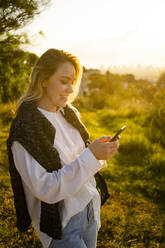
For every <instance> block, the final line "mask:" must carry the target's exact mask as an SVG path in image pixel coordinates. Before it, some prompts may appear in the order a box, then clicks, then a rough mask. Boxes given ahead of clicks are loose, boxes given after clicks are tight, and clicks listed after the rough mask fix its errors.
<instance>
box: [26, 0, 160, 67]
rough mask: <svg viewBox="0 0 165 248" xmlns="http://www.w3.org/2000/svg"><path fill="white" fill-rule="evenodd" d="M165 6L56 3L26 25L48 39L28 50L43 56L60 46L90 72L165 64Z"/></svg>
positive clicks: (139, 0)
mask: <svg viewBox="0 0 165 248" xmlns="http://www.w3.org/2000/svg"><path fill="white" fill-rule="evenodd" d="M164 9H165V1H162V0H134V1H132V0H124V1H123V0H90V1H88V0H83V1H81V0H70V1H67V0H57V1H52V5H51V6H50V8H49V9H48V10H46V11H45V12H43V13H42V14H41V16H40V17H39V18H38V19H36V20H34V22H33V23H32V24H31V25H29V26H27V28H26V30H27V31H28V33H29V34H31V35H34V34H36V32H38V31H39V30H42V31H43V32H44V34H45V37H43V38H40V39H37V40H36V41H35V43H36V45H35V46H33V47H29V48H28V49H30V51H33V52H35V53H37V54H38V55H40V54H41V53H43V52H44V51H45V50H46V49H48V48H50V47H55V48H58V49H63V50H66V51H69V52H72V53H73V54H74V55H77V56H78V58H79V59H80V61H81V63H82V64H84V65H85V66H87V67H100V66H105V67H108V66H109V65H122V64H126V65H137V64H142V65H147V64H152V65H155V66H164V64H165V33H164V31H163V30H164V23H165V15H164Z"/></svg>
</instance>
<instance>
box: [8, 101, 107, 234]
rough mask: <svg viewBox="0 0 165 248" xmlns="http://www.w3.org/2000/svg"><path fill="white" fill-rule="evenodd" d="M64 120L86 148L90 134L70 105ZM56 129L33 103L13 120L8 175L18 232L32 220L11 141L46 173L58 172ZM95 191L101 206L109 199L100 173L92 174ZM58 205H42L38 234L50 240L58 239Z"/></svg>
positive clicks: (59, 229) (25, 105)
mask: <svg viewBox="0 0 165 248" xmlns="http://www.w3.org/2000/svg"><path fill="white" fill-rule="evenodd" d="M64 117H65V119H66V120H67V121H68V122H69V123H70V124H71V125H72V126H74V127H75V128H76V129H77V130H78V131H79V133H80V135H81V137H82V139H83V141H84V142H85V145H86V147H87V145H88V144H89V134H88V132H87V130H86V128H85V126H84V125H83V124H82V122H81V121H80V119H79V118H78V116H77V114H76V113H75V110H73V109H72V108H71V107H69V105H67V106H66V107H65V108H64ZM55 132H56V130H55V128H54V127H53V126H52V124H51V123H50V122H49V120H48V119H47V118H46V117H45V116H44V115H42V113H41V112H40V111H39V110H38V109H37V106H36V103H35V102H30V103H23V104H22V105H21V107H20V109H19V111H18V113H17V116H16V118H15V119H14V120H13V122H12V124H11V128H10V133H9V137H8V140H7V152H8V159H9V172H10V177H11V184H12V188H13V192H14V204H15V208H16V215H17V227H18V229H19V230H20V231H26V230H28V228H29V226H30V224H31V218H30V216H29V213H28V209H27V204H26V199H25V194H24V189H23V185H22V180H21V176H20V174H19V173H18V171H17V169H16V167H15V164H14V159H13V154H12V151H11V146H12V143H13V141H18V142H20V144H21V145H23V146H24V148H25V149H26V150H27V151H28V152H29V153H30V154H31V155H32V156H33V157H34V158H35V159H36V160H37V161H38V163H39V164H40V165H41V166H43V167H44V168H45V169H46V170H47V171H48V172H52V171H54V170H58V169H60V168H61V167H62V166H61V162H60V157H59V153H58V151H57V150H56V149H55V148H54V147H53V142H54V137H55ZM95 179H96V183H97V189H98V191H99V192H100V194H101V202H102V204H104V202H105V201H106V199H107V198H108V197H109V194H108V190H107V187H106V184H105V182H104V180H103V178H102V177H101V175H100V174H99V173H96V174H95ZM59 203H60V202H57V203H55V204H48V203H46V202H43V201H41V216H40V230H41V231H42V232H44V233H46V234H48V235H49V236H50V237H52V238H53V239H61V229H62V225H61V220H60V213H59Z"/></svg>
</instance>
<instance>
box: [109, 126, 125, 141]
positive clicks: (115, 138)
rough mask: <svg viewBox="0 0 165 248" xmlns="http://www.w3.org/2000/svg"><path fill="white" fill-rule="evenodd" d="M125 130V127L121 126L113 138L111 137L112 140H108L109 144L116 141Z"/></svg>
mask: <svg viewBox="0 0 165 248" xmlns="http://www.w3.org/2000/svg"><path fill="white" fill-rule="evenodd" d="M125 128H126V126H123V127H122V128H120V130H119V131H118V132H117V133H116V134H115V136H113V138H112V139H111V140H110V142H113V141H115V140H117V138H118V136H119V134H120V133H121V132H123V131H124V129H125Z"/></svg>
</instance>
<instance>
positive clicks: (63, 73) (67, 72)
mask: <svg viewBox="0 0 165 248" xmlns="http://www.w3.org/2000/svg"><path fill="white" fill-rule="evenodd" d="M56 74H57V75H58V76H60V77H68V78H71V79H73V78H75V75H76V70H75V68H74V66H73V65H72V64H71V63H70V62H66V63H63V64H62V65H60V66H59V67H58V69H57V71H56Z"/></svg>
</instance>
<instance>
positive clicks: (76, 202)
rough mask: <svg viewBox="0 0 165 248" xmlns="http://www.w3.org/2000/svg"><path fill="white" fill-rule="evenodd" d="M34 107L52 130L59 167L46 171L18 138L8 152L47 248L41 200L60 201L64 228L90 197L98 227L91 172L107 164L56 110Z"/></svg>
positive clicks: (47, 240) (35, 225)
mask: <svg viewBox="0 0 165 248" xmlns="http://www.w3.org/2000/svg"><path fill="white" fill-rule="evenodd" d="M38 109H39V110H40V111H41V113H42V114H43V115H44V116H45V117H46V118H47V119H48V120H49V121H50V122H51V123H52V125H53V126H54V127H55V129H56V134H55V140H54V147H55V148H56V149H57V151H58V152H59V155H60V159H61V164H62V168H61V169H59V170H58V171H53V172H52V173H50V172H47V171H46V170H45V169H44V168H43V167H42V166H41V165H40V164H39V163H38V162H37V161H36V160H35V159H34V158H33V157H32V156H31V155H30V154H29V153H28V151H27V150H26V149H25V148H24V147H23V146H22V145H21V144H20V143H19V142H18V141H14V142H13V144H12V153H13V158H14V163H15V166H16V168H17V170H18V172H19V173H20V175H21V178H22V183H23V187H24V191H25V196H26V201H27V207H28V211H29V214H30V217H31V219H32V225H33V227H34V228H35V230H36V232H37V233H38V235H39V238H40V240H41V242H42V244H43V246H44V247H45V248H48V247H49V244H50V242H51V240H52V238H51V237H49V236H48V235H47V234H46V233H43V232H41V231H40V213H41V201H44V202H47V203H56V202H58V201H62V202H61V208H60V209H61V220H62V227H63V228H64V227H65V226H66V225H67V223H68V221H69V220H70V218H71V217H72V216H74V215H76V214H77V213H79V212H81V211H82V210H83V209H84V208H85V207H86V205H87V204H88V203H89V201H90V200H92V201H93V206H94V216H95V219H96V221H97V226H98V229H99V228H100V195H99V193H98V191H97V189H96V181H95V178H94V174H95V173H96V172H97V171H98V170H100V169H101V168H103V167H106V166H107V164H106V161H99V160H97V159H96V158H95V156H94V155H93V153H92V152H91V151H90V149H89V148H85V144H84V142H83V140H82V138H81V136H80V134H79V132H78V131H77V129H75V128H74V127H73V126H72V125H71V124H69V123H68V122H67V121H66V120H65V118H64V117H63V116H62V114H61V113H60V110H58V111H56V112H49V111H46V110H44V109H41V108H39V107H38ZM61 110H62V111H63V109H61Z"/></svg>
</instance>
